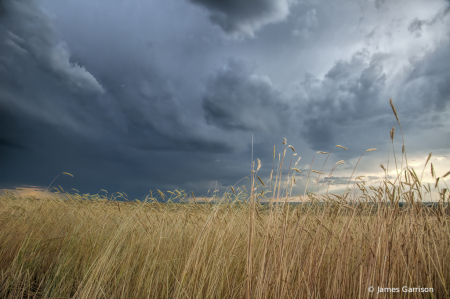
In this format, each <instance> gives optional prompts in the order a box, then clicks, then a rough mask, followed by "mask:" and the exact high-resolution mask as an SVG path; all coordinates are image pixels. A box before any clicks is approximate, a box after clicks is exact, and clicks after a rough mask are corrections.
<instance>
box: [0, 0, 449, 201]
mask: <svg viewBox="0 0 450 299" xmlns="http://www.w3.org/2000/svg"><path fill="white" fill-rule="evenodd" d="M448 11H449V3H448V1H441V0H435V1H427V2H425V1H421V0H415V1H411V2H410V5H408V6H407V7H404V8H402V7H401V5H400V4H399V3H398V2H393V1H378V0H377V1H368V2H364V3H359V4H358V3H355V2H354V1H344V2H342V3H341V4H340V5H337V4H331V5H329V4H327V3H321V2H316V1H287V0H286V1H283V0H280V1H265V0H258V1H257V0H255V1H208V0H189V1H177V0H167V1H164V2H158V1H119V2H114V4H111V3H109V2H108V3H106V2H102V1H99V2H97V1H94V2H93V1H87V0H68V1H64V2H59V1H58V2H55V1H50V0H39V1H25V0H17V1H13V0H4V1H0V130H1V132H0V133H1V135H0V163H1V167H0V188H12V187H18V186H23V185H33V186H44V187H47V186H48V185H49V184H50V182H52V180H53V179H54V178H55V177H56V176H57V175H58V174H59V173H61V172H69V173H72V174H73V175H74V177H73V178H72V177H70V178H69V177H62V176H60V177H58V179H57V181H56V184H59V185H61V186H63V187H64V188H65V189H70V188H76V189H77V190H80V191H81V192H86V193H87V192H90V193H96V192H98V191H99V190H100V189H106V190H108V191H110V192H113V191H124V192H126V193H127V194H129V195H130V197H132V198H142V196H143V195H144V194H146V192H148V191H149V190H154V189H161V190H163V189H164V190H173V189H175V188H180V189H184V190H186V191H194V192H195V193H196V194H199V195H206V194H207V193H208V190H213V189H214V188H216V186H217V188H219V189H221V190H222V191H223V190H225V189H226V188H227V187H228V186H229V185H233V184H235V183H236V182H238V181H240V180H241V179H242V178H243V177H245V176H248V174H249V169H250V157H251V155H252V145H253V155H254V157H258V158H260V159H261V161H262V163H263V167H262V168H261V170H260V173H259V175H260V177H262V178H263V179H265V180H266V179H268V177H269V175H270V171H271V169H272V168H271V167H272V165H273V163H274V161H273V160H272V159H273V146H274V145H276V150H277V152H280V151H281V150H282V147H283V145H281V141H282V140H283V138H287V140H288V144H289V145H292V146H294V147H295V149H296V151H297V153H298V155H299V156H302V158H301V164H300V165H298V166H297V167H298V168H299V169H301V170H302V175H303V176H304V173H307V172H306V170H308V169H309V167H310V162H311V159H312V157H313V156H314V154H315V153H316V151H327V152H331V150H333V149H334V148H335V145H337V144H341V145H343V146H345V147H347V148H348V150H347V151H345V150H343V149H340V148H338V149H336V151H334V152H333V154H332V155H331V156H330V159H329V160H328V161H327V163H328V164H327V166H326V169H328V168H330V165H332V164H333V163H335V162H336V161H338V160H345V161H346V164H345V165H341V166H340V167H339V168H338V170H336V172H334V173H333V180H334V182H335V183H336V184H335V185H336V188H342V186H341V185H343V184H340V183H337V182H341V181H342V182H343V181H345V180H346V179H347V178H348V177H349V174H350V173H351V172H350V173H349V171H352V169H353V167H354V166H355V165H356V163H357V161H358V159H359V157H360V155H361V154H362V153H363V152H364V151H365V150H366V149H368V148H378V151H375V152H370V153H368V154H367V156H369V155H370V159H369V158H366V157H364V159H363V160H362V161H361V163H359V164H358V172H357V173H358V174H360V175H366V176H367V177H370V178H380V177H382V175H380V171H381V170H380V167H379V164H381V163H384V164H386V159H387V156H388V150H389V130H390V129H391V128H392V127H394V126H396V127H397V126H398V124H397V122H396V119H395V117H394V116H393V113H392V110H391V107H390V105H389V99H391V98H392V99H393V101H394V103H395V105H396V108H397V112H398V114H399V117H400V121H401V122H402V129H403V131H404V132H403V133H404V135H405V136H404V137H405V140H406V143H407V144H406V148H407V151H408V161H411V162H410V163H412V164H414V163H415V164H414V165H416V166H418V167H420V166H421V165H423V162H424V160H425V159H426V157H427V155H428V153H429V152H430V151H433V159H435V160H433V161H434V166H435V168H436V170H437V171H439V170H440V169H441V170H442V171H443V172H446V171H448V169H447V168H448V167H450V163H449V162H447V160H448V159H447V158H446V156H448V149H449V148H450V143H449V140H448V138H443V136H448V135H449V133H450V131H449V129H448V128H449V127H450V121H449V119H450V112H449V111H450V109H449V103H450V88H449V84H448V82H449V81H450V59H449V56H450V47H449V43H450V41H449V28H450V27H449V23H450V14H449V13H448ZM230 37H231V38H230ZM396 132H398V128H397V131H396ZM398 138H399V134H396V139H395V141H394V143H395V147H396V149H399V148H401V143H400V142H401V139H398ZM252 140H253V144H252ZM288 158H289V157H288ZM289 159H290V158H289ZM422 160H423V161H422ZM324 161H325V158H324V157H322V156H318V157H316V158H315V160H314V165H313V169H319V170H320V168H321V165H320V166H317V165H319V164H320V163H324ZM391 166H392V165H391ZM327 167H328V168H327ZM390 169H392V167H391V168H390ZM325 171H327V170H325ZM302 175H300V177H299V180H298V186H297V187H296V188H297V189H298V190H302V187H304V185H305V181H306V180H305V178H304V177H303V176H302ZM424 178H425V179H426V180H430V181H431V179H430V177H427V174H425V175H424ZM344 187H345V186H344ZM308 188H309V187H308ZM302 191H303V190H302ZM298 192H301V191H298Z"/></svg>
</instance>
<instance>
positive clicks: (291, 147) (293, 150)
mask: <svg viewBox="0 0 450 299" xmlns="http://www.w3.org/2000/svg"><path fill="white" fill-rule="evenodd" d="M288 147H290V148H291V149H292V151H293V152H294V153H295V149H294V147H293V146H292V145H288Z"/></svg>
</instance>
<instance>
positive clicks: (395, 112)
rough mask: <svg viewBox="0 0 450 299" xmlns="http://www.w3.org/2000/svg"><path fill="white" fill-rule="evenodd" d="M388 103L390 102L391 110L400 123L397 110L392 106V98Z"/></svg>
mask: <svg viewBox="0 0 450 299" xmlns="http://www.w3.org/2000/svg"><path fill="white" fill-rule="evenodd" d="M390 103H391V108H392V111H394V115H395V118H396V119H397V122H398V124H400V121H399V120H398V115H397V111H396V110H395V106H394V103H393V102H392V99H390Z"/></svg>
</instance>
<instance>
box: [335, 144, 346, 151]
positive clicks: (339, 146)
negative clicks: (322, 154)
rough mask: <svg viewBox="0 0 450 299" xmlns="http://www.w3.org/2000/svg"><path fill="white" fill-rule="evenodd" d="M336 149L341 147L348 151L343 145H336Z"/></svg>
mask: <svg viewBox="0 0 450 299" xmlns="http://www.w3.org/2000/svg"><path fill="white" fill-rule="evenodd" d="M335 147H340V148H343V149H345V150H347V148H346V147H343V146H342V145H336V146H335Z"/></svg>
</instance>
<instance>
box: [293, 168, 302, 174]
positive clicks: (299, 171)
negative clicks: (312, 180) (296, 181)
mask: <svg viewBox="0 0 450 299" xmlns="http://www.w3.org/2000/svg"><path fill="white" fill-rule="evenodd" d="M292 170H295V171H297V172H299V173H301V171H300V170H298V169H297V168H292Z"/></svg>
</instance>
